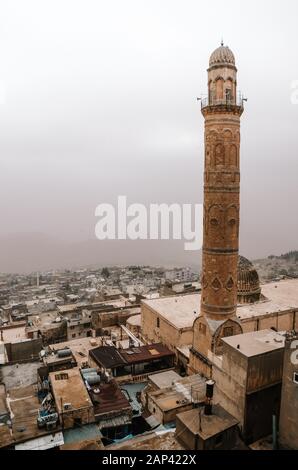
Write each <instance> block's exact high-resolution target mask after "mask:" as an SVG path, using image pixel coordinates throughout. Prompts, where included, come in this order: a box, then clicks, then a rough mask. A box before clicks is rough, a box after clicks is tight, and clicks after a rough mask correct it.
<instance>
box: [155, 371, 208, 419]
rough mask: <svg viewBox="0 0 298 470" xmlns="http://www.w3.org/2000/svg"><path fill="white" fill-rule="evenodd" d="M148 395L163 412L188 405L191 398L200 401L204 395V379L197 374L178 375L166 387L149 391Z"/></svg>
mask: <svg viewBox="0 0 298 470" xmlns="http://www.w3.org/2000/svg"><path fill="white" fill-rule="evenodd" d="M149 396H150V398H151V399H152V400H153V401H154V402H155V403H156V405H157V406H158V407H159V408H160V409H161V410H163V411H164V412H166V411H170V410H174V409H178V408H181V407H184V406H186V405H189V404H190V403H191V402H192V400H194V401H195V402H197V403H201V402H202V401H204V399H205V396H206V379H204V378H203V377H202V376H200V375H199V374H195V375H190V376H189V377H184V378H182V377H180V380H178V381H177V382H175V383H174V384H172V385H171V386H170V387H168V388H164V389H161V390H156V391H155V392H151V393H150V392H149Z"/></svg>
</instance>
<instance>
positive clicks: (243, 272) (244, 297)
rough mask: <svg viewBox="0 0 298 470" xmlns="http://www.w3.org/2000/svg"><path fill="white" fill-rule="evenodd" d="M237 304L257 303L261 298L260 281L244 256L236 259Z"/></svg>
mask: <svg viewBox="0 0 298 470" xmlns="http://www.w3.org/2000/svg"><path fill="white" fill-rule="evenodd" d="M237 283H238V303H240V304H247V303H252V302H257V301H258V300H260V297H261V288H260V280H259V275H258V273H257V270H256V269H255V267H254V265H253V264H252V262H251V261H249V260H248V259H247V258H244V256H240V255H239V257H238V279H237Z"/></svg>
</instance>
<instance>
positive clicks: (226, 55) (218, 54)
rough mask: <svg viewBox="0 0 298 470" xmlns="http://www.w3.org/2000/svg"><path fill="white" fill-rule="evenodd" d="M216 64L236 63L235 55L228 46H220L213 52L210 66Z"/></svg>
mask: <svg viewBox="0 0 298 470" xmlns="http://www.w3.org/2000/svg"><path fill="white" fill-rule="evenodd" d="M216 64H233V65H235V57H234V54H233V52H232V51H231V49H229V48H228V46H223V45H222V46H220V47H218V48H217V49H215V51H214V52H212V54H211V56H210V59H209V66H210V67H211V66H212V65H216Z"/></svg>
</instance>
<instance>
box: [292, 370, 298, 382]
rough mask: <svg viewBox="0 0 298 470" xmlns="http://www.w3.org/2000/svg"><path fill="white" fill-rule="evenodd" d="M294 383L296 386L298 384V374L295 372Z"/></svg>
mask: <svg viewBox="0 0 298 470" xmlns="http://www.w3.org/2000/svg"><path fill="white" fill-rule="evenodd" d="M293 382H294V384H298V372H294V376H293Z"/></svg>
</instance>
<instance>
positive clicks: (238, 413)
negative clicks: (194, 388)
mask: <svg viewBox="0 0 298 470" xmlns="http://www.w3.org/2000/svg"><path fill="white" fill-rule="evenodd" d="M284 341H285V336H284V334H281V333H277V332H275V331H272V330H262V331H255V332H252V333H243V334H240V335H235V336H231V337H229V338H224V339H223V340H222V344H223V346H222V348H223V354H222V356H220V357H214V358H213V367H212V378H213V380H214V381H215V394H214V401H215V402H219V403H220V404H221V406H223V407H224V408H225V410H227V411H228V412H229V413H230V414H231V415H233V416H235V418H237V420H238V421H239V427H240V429H241V432H242V436H243V439H244V440H245V442H246V443H247V444H250V443H252V442H255V441H257V440H258V439H260V438H261V437H264V436H267V435H269V434H271V432H272V416H273V415H275V416H276V417H278V415H279V406H280V397H281V383H282V374H283V354H284Z"/></svg>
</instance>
